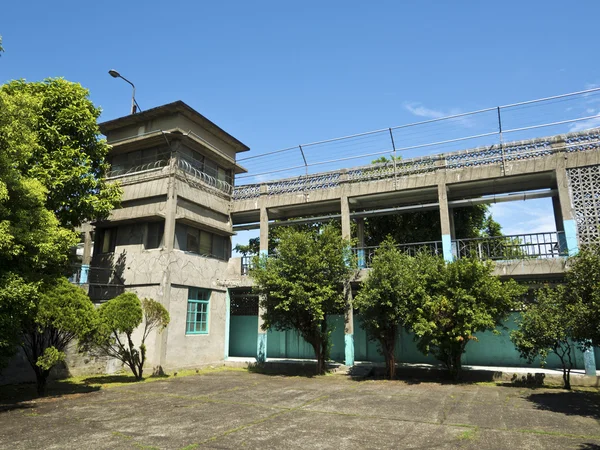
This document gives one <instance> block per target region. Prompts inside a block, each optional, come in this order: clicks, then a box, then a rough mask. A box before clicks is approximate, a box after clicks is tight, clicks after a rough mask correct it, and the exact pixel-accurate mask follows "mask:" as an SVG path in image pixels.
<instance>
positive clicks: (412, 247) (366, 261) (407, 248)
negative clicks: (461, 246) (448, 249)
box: [352, 241, 442, 269]
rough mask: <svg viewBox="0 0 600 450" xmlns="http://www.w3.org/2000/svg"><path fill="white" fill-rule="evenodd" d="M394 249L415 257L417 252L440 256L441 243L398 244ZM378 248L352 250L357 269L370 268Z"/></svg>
mask: <svg viewBox="0 0 600 450" xmlns="http://www.w3.org/2000/svg"><path fill="white" fill-rule="evenodd" d="M396 247H397V248H398V249H399V250H400V251H401V252H403V253H406V254H408V255H410V256H415V255H416V254H417V253H419V252H426V253H429V254H430V255H441V254H442V241H427V242H415V243H410V244H398V245H396ZM378 248H379V246H370V247H356V248H353V249H352V252H353V253H354V256H355V257H356V261H357V264H358V268H359V269H367V268H370V267H371V263H372V262H373V257H374V256H375V252H376V250H377V249H378Z"/></svg>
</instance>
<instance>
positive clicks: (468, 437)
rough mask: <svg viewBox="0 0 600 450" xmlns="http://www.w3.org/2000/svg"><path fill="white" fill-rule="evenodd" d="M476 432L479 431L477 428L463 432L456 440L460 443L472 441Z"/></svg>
mask: <svg viewBox="0 0 600 450" xmlns="http://www.w3.org/2000/svg"><path fill="white" fill-rule="evenodd" d="M478 431H479V429H478V428H477V427H475V428H471V429H469V430H465V431H463V432H462V433H460V434H459V435H458V439H460V440H461V441H473V440H475V439H476V438H477V432H478Z"/></svg>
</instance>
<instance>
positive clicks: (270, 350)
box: [229, 313, 600, 369]
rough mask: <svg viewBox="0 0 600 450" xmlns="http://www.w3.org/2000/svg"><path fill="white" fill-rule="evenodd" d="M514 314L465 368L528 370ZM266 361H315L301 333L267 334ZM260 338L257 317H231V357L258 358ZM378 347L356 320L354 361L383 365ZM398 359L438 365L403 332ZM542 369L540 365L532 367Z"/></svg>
mask: <svg viewBox="0 0 600 450" xmlns="http://www.w3.org/2000/svg"><path fill="white" fill-rule="evenodd" d="M518 315H519V314H518V313H514V314H513V315H512V316H511V317H510V319H509V320H508V321H507V322H506V324H505V325H506V326H507V328H508V329H509V330H499V331H500V334H499V335H496V334H494V333H492V332H485V333H478V334H476V336H477V338H478V339H479V340H478V341H472V342H469V344H468V345H467V351H466V353H465V354H464V355H463V359H462V361H463V364H467V365H482V366H505V367H527V366H528V364H527V361H526V360H524V359H522V358H520V357H519V353H518V352H517V351H516V349H515V347H514V345H513V343H512V342H511V340H510V337H509V333H510V330H513V329H515V328H516V323H515V318H517V317H518ZM328 321H329V325H330V329H332V330H333V331H332V333H331V340H332V344H333V345H332V348H331V359H333V360H335V361H341V362H343V361H344V357H345V353H344V316H341V315H335V316H330V317H329V318H328ZM267 336H268V337H267V358H294V359H313V358H314V357H315V356H314V352H313V349H312V347H311V346H310V345H309V344H308V343H306V341H304V339H302V338H301V337H300V336H299V335H298V333H296V332H295V331H292V330H288V331H269V332H268V333H267ZM257 338H258V316H231V322H230V335H229V356H243V357H251V358H254V357H256V342H257ZM377 348H378V347H377V343H375V342H372V341H368V340H367V335H366V333H365V331H364V330H363V329H362V328H361V327H360V317H359V316H358V315H355V316H354V359H355V360H356V361H373V362H383V356H381V354H380V353H379V352H378V351H377ZM594 351H595V356H596V365H597V368H598V369H600V349H599V348H596V349H594ZM574 354H575V364H576V367H577V368H578V369H583V354H582V353H581V352H580V351H579V350H577V349H575V352H574ZM396 358H397V361H398V362H407V363H429V364H437V363H438V361H437V360H436V359H435V358H434V357H433V356H431V355H429V356H425V355H423V354H422V353H421V352H419V350H417V346H416V344H415V342H414V340H413V336H412V334H409V333H406V331H404V330H402V331H401V333H400V335H399V336H398V342H397V343H396ZM532 367H539V363H534V364H532ZM546 367H548V368H559V367H560V360H559V359H558V357H556V355H553V354H551V355H550V356H549V357H548V364H547V366H546Z"/></svg>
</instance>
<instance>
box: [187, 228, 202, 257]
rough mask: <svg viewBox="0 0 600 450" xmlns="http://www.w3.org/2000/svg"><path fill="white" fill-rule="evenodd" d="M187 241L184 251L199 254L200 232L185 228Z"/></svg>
mask: <svg viewBox="0 0 600 450" xmlns="http://www.w3.org/2000/svg"><path fill="white" fill-rule="evenodd" d="M186 235H187V239H186V245H185V250H186V251H188V252H194V253H199V252H200V237H199V235H200V230H197V229H196V228H192V227H187V233H186Z"/></svg>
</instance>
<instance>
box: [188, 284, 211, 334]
mask: <svg viewBox="0 0 600 450" xmlns="http://www.w3.org/2000/svg"><path fill="white" fill-rule="evenodd" d="M209 304H210V290H208V289H199V288H189V289H188V304H187V318H186V325H185V334H208V308H209Z"/></svg>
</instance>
